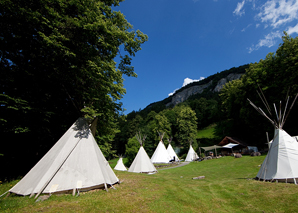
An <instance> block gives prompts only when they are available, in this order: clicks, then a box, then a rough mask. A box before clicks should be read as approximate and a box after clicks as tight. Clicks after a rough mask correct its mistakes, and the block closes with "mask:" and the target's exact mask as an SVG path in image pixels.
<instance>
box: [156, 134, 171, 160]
mask: <svg viewBox="0 0 298 213" xmlns="http://www.w3.org/2000/svg"><path fill="white" fill-rule="evenodd" d="M163 135H164V133H159V136H160V141H159V143H158V145H157V147H156V149H155V151H154V153H153V155H152V157H151V162H152V163H169V162H170V160H171V159H172V158H171V156H170V155H169V153H168V151H167V149H166V147H165V145H164V143H163V142H162V138H163Z"/></svg>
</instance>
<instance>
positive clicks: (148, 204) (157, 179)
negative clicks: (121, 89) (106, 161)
mask: <svg viewBox="0 0 298 213" xmlns="http://www.w3.org/2000/svg"><path fill="white" fill-rule="evenodd" d="M264 157H265V156H261V157H250V156H244V157H242V158H238V159H236V158H233V157H224V158H220V159H214V160H209V161H203V162H192V163H190V164H189V165H186V166H183V167H179V168H173V169H168V170H162V171H159V172H158V173H157V174H154V175H146V174H135V173H129V172H121V171H115V173H116V174H117V176H118V177H119V179H120V180H123V181H124V182H123V183H122V184H120V185H116V186H115V187H116V190H112V189H110V190H109V192H105V191H103V190H99V191H91V192H88V193H81V195H80V196H79V197H73V196H72V195H61V196H56V195H53V196H52V197H50V199H48V200H46V201H43V202H38V203H35V201H34V199H32V198H31V199H29V198H28V197H18V196H9V197H7V198H5V199H3V198H0V212H1V211H4V212H5V211H7V212H39V211H44V212H232V211H233V212H297V210H298V207H297V204H296V201H297V199H298V193H297V192H298V188H297V187H298V186H296V185H294V184H284V183H270V182H269V183H268V182H259V181H255V180H252V179H251V178H254V177H255V176H256V174H257V172H258V170H259V168H260V167H258V165H260V164H261V163H262V161H263V159H264ZM115 163H116V160H114V161H113V162H112V164H111V166H112V167H114V166H115ZM201 175H204V176H205V177H206V178H205V179H202V180H193V179H192V178H193V177H196V176H201ZM15 183H16V181H15V182H11V183H5V184H1V185H0V193H1V194H2V193H4V192H5V191H6V190H8V189H9V188H10V187H11V186H12V185H13V184H15Z"/></svg>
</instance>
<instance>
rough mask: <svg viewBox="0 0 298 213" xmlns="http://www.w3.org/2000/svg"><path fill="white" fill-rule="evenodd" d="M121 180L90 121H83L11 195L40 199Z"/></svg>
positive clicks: (32, 170) (19, 183)
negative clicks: (98, 143) (93, 132)
mask: <svg viewBox="0 0 298 213" xmlns="http://www.w3.org/2000/svg"><path fill="white" fill-rule="evenodd" d="M118 181H119V180H118V178H117V177H116V175H115V173H114V172H113V170H112V169H111V167H110V165H109V163H108V162H107V161H106V159H105V157H104V156H103V154H102V152H101V150H100V149H99V147H98V145H97V143H96V141H95V139H94V137H93V135H92V133H91V130H90V128H89V125H88V123H87V121H86V120H85V119H84V118H79V119H78V120H77V121H76V122H75V123H74V124H73V125H72V126H71V127H70V128H69V129H68V130H67V131H66V133H65V134H64V135H63V136H62V137H61V138H60V139H59V140H58V142H57V143H56V144H55V145H54V146H53V147H52V148H51V149H50V150H49V151H48V152H47V153H46V155H45V156H44V157H43V158H42V159H41V160H40V161H39V162H38V163H37V164H36V165H35V166H34V167H33V168H32V169H31V170H30V171H29V172H28V173H27V174H26V176H25V177H24V178H23V179H21V180H20V182H18V183H17V184H16V185H15V186H14V187H13V188H11V189H10V190H9V192H12V193H15V194H19V195H31V196H32V195H34V194H37V195H36V197H37V196H38V195H39V194H40V193H49V194H51V193H55V192H68V191H69V192H71V191H72V192H73V193H75V191H76V190H78V191H80V190H81V191H82V190H84V191H85V190H90V189H94V188H101V187H105V188H107V184H109V185H112V184H115V183H117V182H118Z"/></svg>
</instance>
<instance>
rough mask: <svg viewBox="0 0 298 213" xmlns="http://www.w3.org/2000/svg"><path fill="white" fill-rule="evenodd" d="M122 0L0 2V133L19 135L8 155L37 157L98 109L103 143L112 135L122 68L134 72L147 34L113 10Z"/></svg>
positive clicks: (126, 72)
mask: <svg viewBox="0 0 298 213" xmlns="http://www.w3.org/2000/svg"><path fill="white" fill-rule="evenodd" d="M120 2H122V0H115V1H110V0H103V1H91V0H86V1H77V0H58V1H51V0H44V1H38V2H36V1H33V0H28V1H18V0H5V1H1V2H0V19H1V22H0V28H1V31H0V38H1V39H0V46H1V49H0V70H1V74H2V75H1V76H2V77H1V78H0V84H1V91H0V94H1V103H0V104H1V105H0V108H1V110H0V125H1V128H0V133H1V135H2V137H3V138H4V140H8V139H9V141H13V142H12V143H10V144H11V145H8V146H7V149H5V150H4V151H3V152H4V154H5V158H6V157H7V158H6V159H5V161H6V162H12V160H13V159H14V160H15V162H14V163H15V164H16V165H20V164H19V162H17V161H18V160H17V158H15V157H14V156H18V157H19V158H20V159H25V158H26V159H27V158H28V156H29V157H32V159H31V160H32V162H36V161H37V160H38V159H39V158H40V157H41V156H42V155H43V154H44V153H45V152H46V151H47V150H48V149H49V148H50V147H51V146H52V145H53V144H54V143H55V142H56V141H57V140H58V139H59V137H61V135H62V134H63V133H64V131H65V130H66V129H67V128H68V127H69V126H70V125H71V124H72V123H73V122H74V121H75V120H76V119H77V118H78V117H81V116H85V117H86V118H94V117H95V116H97V117H98V118H99V120H98V125H97V126H98V128H97V130H98V131H97V132H98V136H99V138H101V140H102V141H99V144H105V143H111V141H112V139H110V137H113V136H114V135H115V133H116V132H117V131H116V128H117V127H116V125H117V121H118V117H119V114H120V113H121V111H122V108H121V107H122V104H121V102H119V100H120V99H121V98H122V97H123V95H124V94H125V89H124V88H123V75H127V76H133V77H135V76H136V73H135V72H134V69H133V66H132V65H131V61H132V57H134V56H135V54H136V52H137V51H139V50H140V49H141V44H143V43H144V42H145V41H147V39H148V37H147V35H145V34H143V33H142V32H140V31H139V30H137V31H135V30H134V29H133V26H132V25H131V24H130V23H129V22H128V21H127V20H126V19H125V17H124V15H123V14H122V13H121V12H119V11H113V8H114V7H115V6H118V5H119V3H120ZM119 55H120V63H119V66H118V67H117V66H116V62H115V58H116V57H117V56H119ZM16 133H17V134H16ZM107 138H108V140H107V141H106V142H103V140H106V139H107ZM23 141H29V143H26V145H23V144H24V142H23ZM12 146H13V147H12ZM26 146H29V147H30V149H28V148H26ZM103 147H106V150H111V148H110V145H104V146H103ZM108 147H109V148H108ZM12 148H13V149H14V150H15V152H14V153H13V154H9V152H11V150H12ZM16 149H17V150H16ZM23 150H28V152H26V153H24V152H23ZM107 153H109V155H110V154H111V152H110V151H107ZM13 155H14V156H13ZM33 156H34V157H33ZM27 165H30V164H28V163H27ZM30 166H31V165H30ZM9 167H15V165H14V164H11V165H8V168H7V169H9ZM25 168H26V167H25ZM27 169H28V168H26V170H27ZM18 172H20V171H18ZM3 173H5V172H3ZM20 173H22V172H20ZM17 175H19V174H17Z"/></svg>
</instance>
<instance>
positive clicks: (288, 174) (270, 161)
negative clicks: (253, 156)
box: [248, 94, 298, 184]
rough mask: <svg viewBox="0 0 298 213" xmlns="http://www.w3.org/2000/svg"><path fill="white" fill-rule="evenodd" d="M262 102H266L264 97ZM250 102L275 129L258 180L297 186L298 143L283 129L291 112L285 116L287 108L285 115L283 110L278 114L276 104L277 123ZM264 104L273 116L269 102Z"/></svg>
mask: <svg viewBox="0 0 298 213" xmlns="http://www.w3.org/2000/svg"><path fill="white" fill-rule="evenodd" d="M262 95H263V94H262ZM297 95H298V94H297ZM297 95H296V97H295V99H294V101H293V103H292V106H291V107H290V110H291V108H292V107H293V105H294V102H295V100H296V98H297ZM260 97H261V95H260ZM261 99H262V97H261ZM262 100H266V99H265V97H264V95H263V99H262ZM248 101H249V102H250V104H251V105H252V106H253V107H254V108H255V109H256V110H257V111H258V112H259V113H260V114H262V115H263V116H265V117H266V118H267V119H268V120H269V121H270V123H271V124H273V126H274V128H275V131H274V138H273V141H272V143H271V146H270V148H269V151H268V153H267V156H266V158H265V160H264V162H263V163H262V166H261V168H260V170H259V172H258V174H257V176H256V178H257V179H259V180H270V181H282V182H294V183H295V184H297V181H298V166H297V165H298V155H297V153H298V142H297V141H296V139H295V138H293V137H291V136H290V135H289V134H288V133H287V132H286V131H284V130H283V129H282V127H283V125H284V123H285V120H286V118H287V116H288V114H289V112H290V110H289V112H288V113H287V115H286V116H285V114H286V108H287V107H285V109H284V112H283V113H281V108H280V110H279V113H277V111H276V107H275V104H274V108H275V111H276V115H277V121H275V120H273V119H271V118H270V117H269V116H267V115H266V114H265V113H264V111H262V110H261V109H260V108H258V107H256V106H255V105H254V104H253V103H252V102H251V101H250V100H248ZM288 101H289V98H288V100H287V103H286V106H287V105H288ZM263 103H264V104H265V106H266V108H267V110H268V112H269V114H270V115H271V111H270V107H269V105H268V104H267V101H263ZM280 106H281V103H280Z"/></svg>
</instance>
